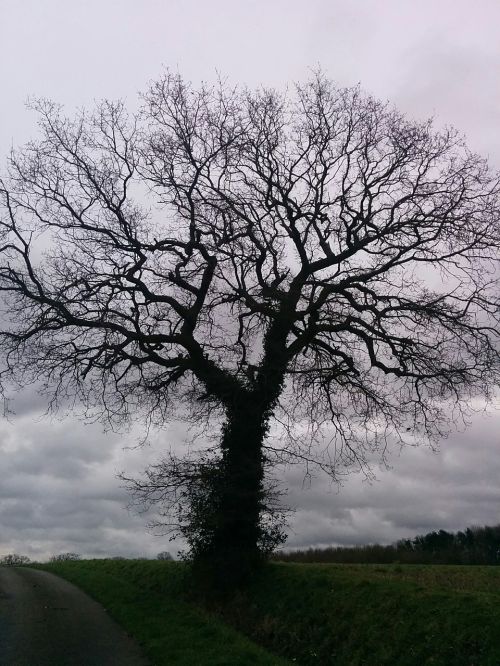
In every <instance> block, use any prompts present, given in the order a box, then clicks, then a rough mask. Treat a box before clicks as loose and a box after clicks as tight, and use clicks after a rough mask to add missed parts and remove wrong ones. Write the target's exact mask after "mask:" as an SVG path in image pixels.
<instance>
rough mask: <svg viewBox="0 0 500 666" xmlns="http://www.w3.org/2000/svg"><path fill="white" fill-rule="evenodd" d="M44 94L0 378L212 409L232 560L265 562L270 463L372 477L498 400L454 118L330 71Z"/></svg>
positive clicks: (486, 197) (464, 157)
mask: <svg viewBox="0 0 500 666" xmlns="http://www.w3.org/2000/svg"><path fill="white" fill-rule="evenodd" d="M35 106H36V109H37V110H38V112H39V114H40V129H41V138H40V140H39V141H37V142H33V143H30V144H28V145H27V146H26V147H25V148H24V149H23V150H20V151H19V152H14V153H13V154H12V155H11V158H10V165H9V174H8V176H7V177H6V178H5V179H4V181H3V183H2V185H1V190H0V191H1V196H2V205H3V208H2V213H1V233H2V245H1V254H2V260H1V265H0V289H1V290H2V292H3V295H4V321H5V324H4V329H3V332H2V336H1V340H2V343H1V344H2V347H3V351H4V359H5V367H4V376H6V377H7V376H10V377H11V378H12V377H13V378H15V379H17V380H18V381H22V382H24V383H26V382H29V381H36V380H38V378H39V377H44V378H45V383H46V386H45V389H49V388H50V389H51V390H52V391H54V395H55V396H56V398H57V397H60V396H64V397H66V396H67V395H70V396H74V397H75V398H76V399H77V400H79V401H85V403H86V404H87V405H89V407H93V408H94V409H97V410H102V412H103V414H106V415H107V417H108V418H110V419H111V420H114V421H118V422H122V421H123V420H124V419H125V418H126V417H128V416H133V417H134V416H135V415H136V413H137V411H138V410H145V411H146V412H147V414H149V416H150V417H151V418H153V419H154V420H155V421H156V422H158V423H162V422H164V421H165V419H167V418H168V417H169V416H170V415H171V414H172V413H173V412H172V410H173V409H174V407H175V406H176V405H187V406H188V408H190V409H191V412H192V415H193V417H195V418H196V417H201V415H214V416H215V417H219V418H221V419H222V422H223V425H222V432H221V440H220V463H219V464H220V469H221V470H222V471H221V478H222V481H221V482H220V484H219V485H218V489H217V502H216V507H215V509H214V512H215V513H214V515H213V516H211V519H210V520H211V532H210V539H209V543H208V544H207V547H206V555H207V558H208V559H210V560H211V561H213V562H218V563H223V564H224V567H225V569H224V571H225V572H227V571H228V570H229V569H230V568H228V563H233V564H234V568H235V570H236V569H237V570H238V571H242V570H243V569H244V568H245V567H246V566H251V565H252V564H253V563H254V562H255V561H256V560H257V559H258V557H259V553H258V548H257V545H256V544H257V543H258V541H259V537H260V535H261V531H262V525H261V522H260V515H261V509H262V501H263V500H262V493H263V476H264V464H265V463H266V462H267V463H277V462H283V463H290V462H304V463H305V464H309V465H311V464H319V465H320V466H322V467H323V468H324V469H325V470H327V471H329V472H330V473H331V474H332V475H334V476H335V475H336V474H338V471H339V470H340V469H344V468H346V467H349V468H352V467H353V466H359V467H361V468H365V467H366V463H367V461H368V459H369V457H370V456H371V454H372V452H374V451H375V452H378V453H379V454H380V453H382V454H383V451H384V447H385V445H386V443H387V441H389V439H390V438H399V440H400V441H401V442H402V443H404V442H405V441H406V440H407V439H409V438H410V441H412V442H413V441H415V439H418V438H428V437H431V438H432V437H435V436H436V435H440V434H442V433H443V432H445V431H446V428H447V423H448V421H449V419H450V415H451V417H453V416H455V415H456V414H457V409H459V410H460V409H461V408H462V407H463V406H466V405H467V403H468V402H469V401H470V400H471V399H472V398H474V397H476V396H483V397H486V398H489V397H490V396H491V394H492V391H493V390H494V385H495V384H496V383H497V382H498V379H499V346H498V342H499V340H498V338H499V329H498V324H499V289H498V255H499V245H500V232H499V180H498V176H497V175H495V174H493V173H491V172H490V171H489V169H488V167H487V164H486V163H485V161H484V160H482V159H481V158H479V157H478V156H476V155H474V154H472V153H471V152H469V151H468V150H467V149H466V147H465V146H464V144H463V142H462V139H461V137H460V136H459V135H458V134H457V133H456V132H455V131H453V130H444V131H441V132H437V131H434V130H433V129H432V127H431V123H430V122H424V123H415V122H410V121H408V120H407V119H405V118H404V117H403V116H401V115H400V114H399V113H397V112H396V111H395V110H393V109H392V108H390V107H389V106H387V105H384V104H381V103H379V102H377V101H375V100H373V99H372V98H370V97H367V96H364V95H363V94H362V93H361V92H360V91H359V90H358V89H338V88H336V87H335V86H334V85H332V84H331V83H330V82H328V81H327V80H325V79H324V78H322V76H317V77H315V78H313V80H311V81H310V82H308V83H306V84H304V85H299V86H297V87H296V90H295V94H292V95H289V96H284V95H282V94H280V93H278V92H276V91H273V90H258V91H256V92H249V91H246V90H243V91H241V90H237V89H235V90H230V89H228V88H227V87H225V86H224V85H220V86H215V87H209V86H202V87H201V88H199V89H194V88H193V87H191V86H190V85H188V84H186V83H185V82H184V81H183V80H182V79H181V78H180V77H179V76H172V75H169V74H168V75H166V76H165V77H164V78H163V79H161V80H160V81H158V82H157V83H154V84H153V85H152V86H151V87H150V89H149V90H148V92H147V93H146V94H145V96H144V98H143V106H142V109H141V112H140V113H139V114H138V115H137V116H136V117H132V118H130V117H128V116H127V114H126V112H125V109H124V107H123V105H122V104H120V103H110V102H105V103H103V104H102V105H100V106H99V107H98V109H97V110H96V111H95V113H93V114H91V115H85V114H83V115H80V116H79V117H77V118H76V119H74V120H70V119H67V118H65V117H64V116H63V115H62V112H61V110H60V109H59V108H58V107H57V106H56V105H54V104H52V103H49V102H39V103H37V104H36V105H35ZM273 423H279V424H282V426H283V427H284V430H285V431H286V433H287V435H288V436H287V437H286V438H285V439H283V440H280V439H276V438H272V440H271V439H270V438H269V437H268V434H269V429H270V427H271V425H272V424H273ZM325 428H326V431H327V432H329V439H328V440H325V439H324V437H323V435H324V433H325ZM322 433H323V434H322ZM408 433H410V435H408ZM306 435H310V436H306Z"/></svg>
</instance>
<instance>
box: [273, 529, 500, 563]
mask: <svg viewBox="0 0 500 666" xmlns="http://www.w3.org/2000/svg"><path fill="white" fill-rule="evenodd" d="M273 557H274V559H276V560H280V561H285V562H339V563H350V564H391V563H402V564H403V563H405V564H500V525H495V526H493V527H489V526H484V527H468V528H467V529H466V530H464V531H463V532H447V531H446V530H439V531H435V532H429V533H428V534H419V535H418V536H416V537H414V538H413V539H401V540H400V541H397V542H396V543H394V544H392V545H390V546H381V545H379V544H372V545H368V546H353V547H348V548H347V547H342V546H337V547H331V548H309V549H308V550H296V551H293V552H289V553H275V554H274V556H273Z"/></svg>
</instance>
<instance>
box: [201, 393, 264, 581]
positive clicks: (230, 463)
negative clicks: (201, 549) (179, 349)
mask: <svg viewBox="0 0 500 666" xmlns="http://www.w3.org/2000/svg"><path fill="white" fill-rule="evenodd" d="M248 395H249V396H250V394H248ZM249 402H251V401H250V400H249ZM265 434H266V423H265V418H264V415H263V414H262V411H261V410H259V409H258V407H257V405H255V404H238V405H234V406H233V407H231V408H229V409H228V411H227V420H226V423H225V424H224V427H223V435H222V443H221V446H222V468H221V474H220V481H219V484H220V485H219V488H218V493H217V494H218V497H217V506H216V507H215V516H214V518H215V521H214V522H215V526H214V531H213V538H212V543H211V544H210V547H209V550H208V552H207V553H206V556H207V558H206V560H207V563H208V564H209V567H210V569H211V570H212V573H213V574H214V575H215V580H214V581H213V582H214V583H215V584H216V585H217V586H218V587H220V588H226V589H227V588H228V587H232V586H238V585H240V584H241V583H243V582H244V581H245V580H246V579H248V577H249V576H250V574H251V573H252V571H254V570H255V568H256V567H257V566H258V564H259V562H260V560H261V553H260V549H259V542H260V537H261V527H260V515H261V510H262V507H263V480H264V470H263V456H262V444H263V441H264V437H265ZM204 559H205V558H204Z"/></svg>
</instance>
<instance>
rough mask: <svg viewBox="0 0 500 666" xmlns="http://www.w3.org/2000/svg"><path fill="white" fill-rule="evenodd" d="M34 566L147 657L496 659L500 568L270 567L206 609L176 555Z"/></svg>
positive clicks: (492, 664)
mask: <svg viewBox="0 0 500 666" xmlns="http://www.w3.org/2000/svg"><path fill="white" fill-rule="evenodd" d="M43 566H44V568H46V569H48V570H50V571H53V572H54V573H58V574H59V575H61V576H64V577H65V578H68V579H69V580H71V581H73V582H74V583H76V584H77V585H79V586H81V587H82V588H83V589H84V590H86V591H87V592H88V593H90V594H91V595H92V596H94V597H95V598H96V599H98V600H99V601H101V602H102V603H103V604H104V606H105V607H106V608H107V609H108V610H109V612H110V613H111V614H112V615H113V616H114V617H115V618H116V619H117V620H118V621H119V622H120V623H121V624H122V625H123V626H124V627H125V628H126V629H127V631H129V633H131V634H132V635H133V636H135V637H136V638H137V639H138V640H139V641H140V643H141V644H142V646H143V648H144V649H145V651H146V654H148V655H149V656H150V658H151V660H152V662H153V663H154V664H163V663H165V664H167V663H168V664H188V663H189V664H228V665H229V664H231V665H235V666H236V665H238V664H276V665H278V664H284V663H287V661H286V660H288V662H292V663H295V664H304V665H309V664H321V665H326V664H335V665H336V666H347V665H349V666H358V665H359V666H361V665H362V664H363V665H366V666H382V665H384V664H388V665H389V664H390V665H394V666H410V665H411V666H420V665H422V664H433V665H441V666H452V665H453V666H498V664H500V567H482V566H469V567H463V566H462V567H460V566H440V565H436V566H432V565H314V564H305V565H303V564H272V565H270V566H269V567H268V568H267V569H266V570H265V571H264V572H263V573H262V574H261V575H260V576H259V578H258V580H256V581H255V583H254V584H253V585H252V587H251V588H250V589H249V590H248V591H247V592H246V593H245V595H238V596H237V597H236V598H234V599H232V600H231V601H230V602H228V603H225V604H221V603H219V604H216V605H215V604H214V605H213V606H212V607H211V608H210V612H208V611H207V610H202V609H201V608H200V606H199V605H196V604H195V603H194V602H193V601H191V602H190V601H189V593H187V592H186V591H185V581H184V580H183V574H184V572H185V567H184V566H183V565H182V564H179V563H170V562H155V561H111V560H95V561H80V562H67V563H58V564H50V565H43ZM221 619H223V620H225V621H226V622H227V624H229V623H230V624H231V625H233V627H234V628H235V629H237V630H239V631H238V632H237V631H234V629H232V628H230V627H228V626H226V625H225V624H223V623H222V622H221ZM239 632H241V633H239ZM242 634H246V635H247V636H248V637H249V638H250V639H251V640H252V641H254V642H255V643H258V644H260V645H262V646H264V647H265V648H266V649H267V650H269V652H267V651H265V650H260V649H259V648H258V647H257V646H256V645H255V644H254V643H252V642H251V641H250V640H248V639H246V638H245V637H244V636H242ZM270 653H273V654H270ZM274 655H276V656H274ZM277 655H281V657H278V656H277ZM282 658H283V659H282Z"/></svg>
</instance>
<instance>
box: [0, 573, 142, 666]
mask: <svg viewBox="0 0 500 666" xmlns="http://www.w3.org/2000/svg"><path fill="white" fill-rule="evenodd" d="M147 663H148V662H147V661H146V660H145V658H144V657H142V656H141V652H140V649H139V647H138V645H137V644H136V643H135V642H134V641H133V640H132V639H131V638H130V637H129V636H127V634H126V633H125V632H124V630H123V629H122V628H121V627H119V626H118V625H117V624H116V623H115V622H114V621H113V620H112V619H111V618H110V617H109V616H108V614H107V613H106V611H105V610H104V608H103V607H102V606H101V605H100V604H98V603H97V602H95V601H93V600H92V599H91V598H90V597H88V596H87V595H86V594H85V593H84V592H82V591H81V590H79V589H78V588H77V587H75V586H74V585H72V584H71V583H68V582H67V581H65V580H63V579H62V578H59V577H58V576H54V575H53V574H51V573H48V572H46V571H38V570H36V569H27V568H24V567H22V568H14V567H0V665H1V666H145V665H146V664H147Z"/></svg>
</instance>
